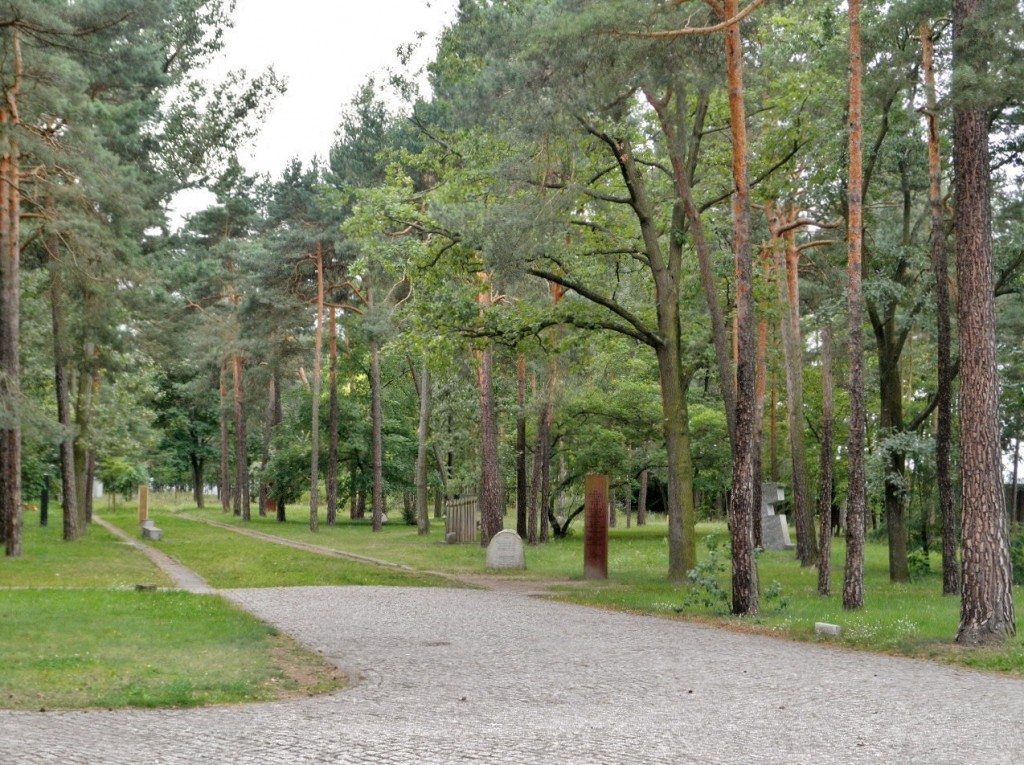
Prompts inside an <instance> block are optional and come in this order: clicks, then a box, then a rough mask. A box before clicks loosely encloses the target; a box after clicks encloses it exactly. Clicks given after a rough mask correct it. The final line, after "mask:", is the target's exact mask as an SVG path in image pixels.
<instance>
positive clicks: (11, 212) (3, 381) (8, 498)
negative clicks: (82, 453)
mask: <svg viewBox="0 0 1024 765" xmlns="http://www.w3.org/2000/svg"><path fill="white" fill-rule="evenodd" d="M20 35H21V32H20V30H19V29H18V27H13V28H12V30H11V42H12V46H13V51H14V79H13V82H12V83H11V84H10V85H9V86H8V87H7V88H6V89H5V93H4V95H5V96H6V98H5V102H6V103H5V104H4V106H3V107H2V108H0V128H2V130H3V133H4V137H5V139H6V145H5V146H3V148H2V150H0V151H2V153H0V393H2V394H3V395H0V401H2V402H4V404H5V407H4V409H3V410H0V536H2V538H3V541H4V546H5V550H6V554H7V555H9V556H18V555H21V553H22V538H21V528H22V517H21V411H20V410H21V367H20V361H19V332H20V327H19V319H20V293H21V271H20V269H21V241H20V240H21V234H20V229H19V226H20V220H21V198H20V194H21V192H20V178H19V175H20V170H19V164H18V145H17V142H16V141H15V139H14V129H15V128H16V127H17V124H18V112H17V108H16V105H17V101H18V96H19V90H20V88H21V37H20Z"/></svg>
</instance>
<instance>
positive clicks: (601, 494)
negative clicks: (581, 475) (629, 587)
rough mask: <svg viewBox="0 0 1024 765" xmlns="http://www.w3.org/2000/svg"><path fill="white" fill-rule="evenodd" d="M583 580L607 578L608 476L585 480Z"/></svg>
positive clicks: (589, 476)
mask: <svg viewBox="0 0 1024 765" xmlns="http://www.w3.org/2000/svg"><path fill="white" fill-rule="evenodd" d="M585 487H586V500H585V502H586V505H585V507H586V511H585V512H586V515H585V520H584V523H585V527H584V533H583V578H584V579H607V578H608V476H606V475H588V476H587V478H586V484H585Z"/></svg>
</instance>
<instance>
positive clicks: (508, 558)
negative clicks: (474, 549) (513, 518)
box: [487, 529, 526, 568]
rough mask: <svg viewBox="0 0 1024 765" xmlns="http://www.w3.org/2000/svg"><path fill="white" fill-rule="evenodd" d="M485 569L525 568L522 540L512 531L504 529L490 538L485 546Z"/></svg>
mask: <svg viewBox="0 0 1024 765" xmlns="http://www.w3.org/2000/svg"><path fill="white" fill-rule="evenodd" d="M487 568H526V553H525V551H524V550H523V540H522V539H520V538H519V535H518V534H517V533H516V532H514V531H512V529H504V530H503V531H499V532H498V533H497V534H495V535H494V536H493V537H491V543H490V544H489V545H487Z"/></svg>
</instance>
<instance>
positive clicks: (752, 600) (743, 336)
mask: <svg viewBox="0 0 1024 765" xmlns="http://www.w3.org/2000/svg"><path fill="white" fill-rule="evenodd" d="M722 7H723V11H724V16H725V18H730V19H731V18H733V17H735V16H736V14H737V13H738V11H739V3H738V2H737V0H725V2H724V3H723V6H722ZM725 47H726V61H727V67H728V85H729V114H730V124H731V128H732V145H733V146H732V149H733V182H734V184H735V194H734V196H733V251H734V254H735V258H736V317H737V324H736V342H737V364H736V435H735V440H734V444H733V474H732V513H731V516H732V517H731V519H730V521H731V522H730V527H729V530H730V537H731V540H732V567H733V570H732V612H733V613H734V614H737V615H747V616H754V615H756V614H757V613H758V611H759V598H758V583H757V563H756V561H755V559H754V539H753V517H754V513H757V512H760V508H756V507H754V496H755V491H754V490H755V487H754V482H755V481H757V480H758V477H757V476H755V475H754V465H755V460H754V455H755V452H756V451H757V450H758V449H760V445H759V444H758V443H757V439H756V424H755V422H754V415H755V414H756V405H755V404H756V402H755V384H756V376H757V372H756V359H755V353H756V338H755V336H754V284H753V270H754V269H753V257H752V254H751V249H750V189H749V184H748V181H747V127H746V114H745V107H744V101H743V43H742V40H741V38H740V28H739V23H738V22H737V23H734V24H732V25H730V26H729V27H728V28H727V29H726V33H725Z"/></svg>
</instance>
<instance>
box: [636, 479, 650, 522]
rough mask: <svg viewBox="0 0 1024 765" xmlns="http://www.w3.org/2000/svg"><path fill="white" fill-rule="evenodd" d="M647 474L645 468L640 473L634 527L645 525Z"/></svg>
mask: <svg viewBox="0 0 1024 765" xmlns="http://www.w3.org/2000/svg"><path fill="white" fill-rule="evenodd" d="M648 477H649V474H648V472H647V470H646V468H645V469H644V470H642V471H640V489H639V491H638V493H637V498H636V525H637V526H646V525H647V481H648Z"/></svg>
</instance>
